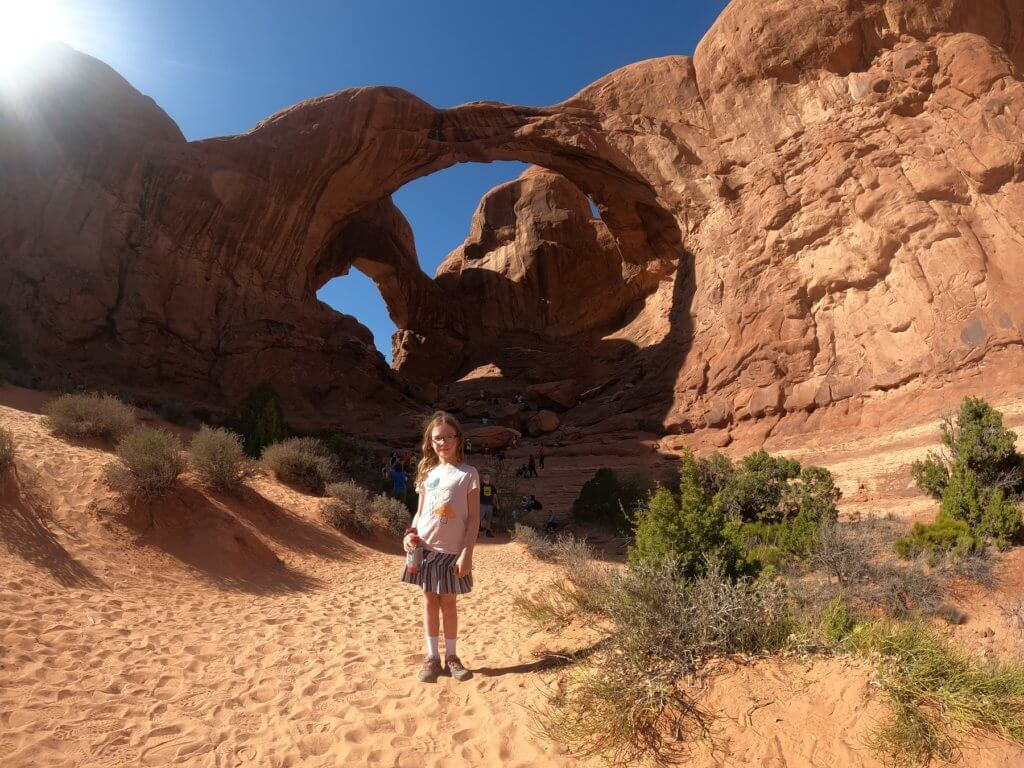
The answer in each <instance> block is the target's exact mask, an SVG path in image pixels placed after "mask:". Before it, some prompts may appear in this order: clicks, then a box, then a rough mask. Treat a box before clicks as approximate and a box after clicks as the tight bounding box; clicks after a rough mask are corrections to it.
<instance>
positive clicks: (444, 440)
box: [430, 435, 459, 444]
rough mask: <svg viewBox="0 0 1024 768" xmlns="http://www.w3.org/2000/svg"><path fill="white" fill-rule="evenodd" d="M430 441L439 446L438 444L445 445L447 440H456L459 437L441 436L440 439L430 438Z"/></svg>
mask: <svg viewBox="0 0 1024 768" xmlns="http://www.w3.org/2000/svg"><path fill="white" fill-rule="evenodd" d="M430 439H431V440H432V441H433V442H435V443H438V444H440V443H446V442H448V441H449V440H458V439H459V436H458V435H443V436H440V437H431V438H430Z"/></svg>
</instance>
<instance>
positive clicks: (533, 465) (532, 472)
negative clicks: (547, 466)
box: [526, 453, 537, 477]
mask: <svg viewBox="0 0 1024 768" xmlns="http://www.w3.org/2000/svg"><path fill="white" fill-rule="evenodd" d="M526 476H527V477H537V460H536V459H534V458H533V454H532V453H531V454H530V459H529V460H528V461H527V462H526Z"/></svg>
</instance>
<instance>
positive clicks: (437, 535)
mask: <svg viewBox="0 0 1024 768" xmlns="http://www.w3.org/2000/svg"><path fill="white" fill-rule="evenodd" d="M416 490H417V492H418V493H419V497H420V500H419V507H418V508H417V510H416V516H415V517H414V518H413V519H412V526H411V527H409V528H407V529H406V531H405V538H404V541H403V544H404V546H405V551H406V552H413V551H414V550H415V549H416V548H417V547H418V546H419V547H422V548H423V563H422V565H420V567H419V570H418V571H410V569H409V568H408V567H406V568H405V570H404V571H403V572H402V581H404V582H406V583H407V584H417V585H419V586H421V587H422V588H423V627H424V629H425V631H426V637H427V658H426V660H425V661H424V662H423V666H422V667H421V668H420V671H419V675H418V677H419V679H420V680H422V681H423V682H429V683H432V682H434V681H436V680H437V678H438V676H439V675H440V674H441V672H442V668H441V657H440V650H439V648H438V638H439V635H438V631H439V630H440V628H441V623H442V622H441V621H440V620H439V619H441V620H443V624H444V645H445V649H444V650H445V667H446V668H447V671H448V673H449V674H450V675H451V676H452V677H453V678H455V679H456V680H465V679H467V678H468V677H469V676H470V671H469V670H468V669H466V668H465V667H464V666H462V662H461V661H459V656H458V653H457V651H456V639H457V638H458V633H459V616H458V613H457V610H456V603H455V599H456V597H457V596H458V595H462V594H465V593H467V592H469V591H470V590H471V589H472V588H473V576H472V570H473V547H474V546H476V537H477V533H479V530H480V478H479V476H478V475H477V471H476V468H475V467H472V466H470V465H469V464H465V463H464V456H463V451H462V427H460V426H459V422H458V421H456V419H455V417H454V416H452V415H451V414H448V413H445V412H444V411H438V412H437V413H435V414H434V415H433V416H432V417H431V419H430V421H428V422H427V426H426V428H425V429H424V430H423V458H422V459H421V460H420V464H419V468H418V470H417V472H416ZM438 614H440V617H439V615H438Z"/></svg>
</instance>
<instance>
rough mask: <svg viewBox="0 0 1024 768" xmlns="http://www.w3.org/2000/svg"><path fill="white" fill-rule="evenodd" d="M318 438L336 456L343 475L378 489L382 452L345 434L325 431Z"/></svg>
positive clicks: (339, 469)
mask: <svg viewBox="0 0 1024 768" xmlns="http://www.w3.org/2000/svg"><path fill="white" fill-rule="evenodd" d="M316 437H317V438H318V439H319V440H320V441H321V442H322V443H323V444H324V445H326V446H327V450H329V451H330V452H331V453H333V454H334V457H335V459H336V460H337V463H338V472H339V473H340V474H341V475H343V476H344V477H348V478H351V479H352V480H355V481H356V482H357V483H361V484H363V485H365V486H367V487H368V488H372V487H376V486H377V485H378V484H379V483H380V465H381V459H382V456H381V454H380V451H377V450H374V449H373V448H371V447H370V446H368V445H366V444H365V443H363V442H362V441H361V440H359V439H358V438H355V437H353V436H352V435H347V434H345V433H344V432H334V431H331V430H323V431H322V432H319V433H317V435H316ZM389 487H390V485H389Z"/></svg>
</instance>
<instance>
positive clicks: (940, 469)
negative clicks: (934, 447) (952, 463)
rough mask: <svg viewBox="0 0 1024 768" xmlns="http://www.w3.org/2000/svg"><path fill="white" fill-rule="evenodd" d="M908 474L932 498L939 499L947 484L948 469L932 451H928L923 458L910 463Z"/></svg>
mask: <svg viewBox="0 0 1024 768" xmlns="http://www.w3.org/2000/svg"><path fill="white" fill-rule="evenodd" d="M910 474H911V475H913V477H914V481H915V482H916V483H917V487H918V488H920V489H921V490H922V491H924V492H925V493H927V494H928V495H929V496H931V497H932V498H933V499H941V498H942V494H943V493H944V492H945V490H946V486H947V485H948V484H949V469H948V468H947V467H946V465H945V464H944V463H943V462H942V460H941V459H940V458H939V457H938V456H937V455H936V454H934V453H929V454H928V456H927V457H926V458H924V459H916V460H915V461H914V463H913V464H911V465H910Z"/></svg>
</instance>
